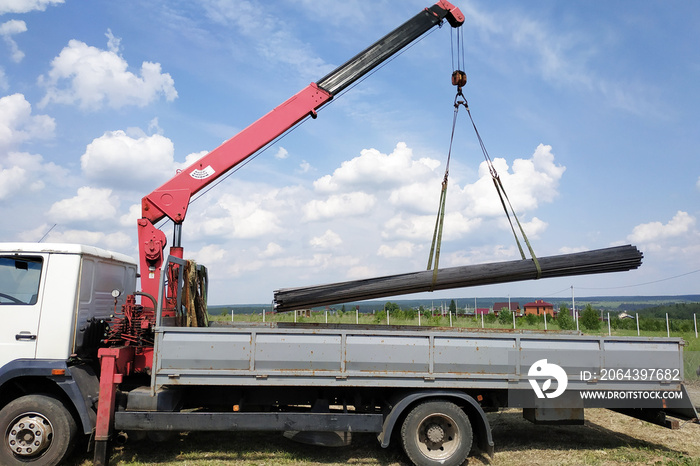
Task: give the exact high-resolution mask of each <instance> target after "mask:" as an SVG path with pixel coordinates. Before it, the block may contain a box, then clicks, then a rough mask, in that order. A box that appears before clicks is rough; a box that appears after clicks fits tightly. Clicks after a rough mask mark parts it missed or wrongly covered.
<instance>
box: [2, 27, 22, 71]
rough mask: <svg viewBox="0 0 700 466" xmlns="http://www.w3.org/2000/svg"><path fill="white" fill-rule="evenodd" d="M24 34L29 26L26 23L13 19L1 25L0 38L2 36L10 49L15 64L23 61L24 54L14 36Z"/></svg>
mask: <svg viewBox="0 0 700 466" xmlns="http://www.w3.org/2000/svg"><path fill="white" fill-rule="evenodd" d="M22 32H27V24H26V23H25V22H24V21H20V20H17V19H12V20H10V21H7V22H5V23H2V24H0V36H2V38H3V40H4V41H5V43H6V44H7V46H8V47H9V48H10V52H11V53H10V56H11V57H12V61H14V62H15V63H19V62H21V61H22V59H23V58H24V52H22V51H21V50H20V49H19V47H18V46H17V42H15V40H14V39H13V38H12V36H13V35H15V34H19V33H22Z"/></svg>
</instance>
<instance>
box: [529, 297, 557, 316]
mask: <svg viewBox="0 0 700 466" xmlns="http://www.w3.org/2000/svg"><path fill="white" fill-rule="evenodd" d="M545 313H547V314H549V315H550V316H552V317H554V305H552V304H551V303H547V302H544V301H543V300H541V299H538V300H537V301H534V302H532V303H527V304H526V305H525V315H528V314H535V315H537V316H541V315H543V314H545Z"/></svg>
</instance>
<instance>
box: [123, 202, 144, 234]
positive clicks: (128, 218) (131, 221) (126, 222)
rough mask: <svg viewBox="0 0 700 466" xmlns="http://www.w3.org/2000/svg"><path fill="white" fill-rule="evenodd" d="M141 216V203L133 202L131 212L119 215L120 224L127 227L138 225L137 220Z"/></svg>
mask: <svg viewBox="0 0 700 466" xmlns="http://www.w3.org/2000/svg"><path fill="white" fill-rule="evenodd" d="M140 218H141V204H133V205H131V206H130V207H129V212H128V213H126V214H124V215H122V216H120V217H119V225H121V226H123V227H127V228H134V227H136V222H137V221H138V219H140Z"/></svg>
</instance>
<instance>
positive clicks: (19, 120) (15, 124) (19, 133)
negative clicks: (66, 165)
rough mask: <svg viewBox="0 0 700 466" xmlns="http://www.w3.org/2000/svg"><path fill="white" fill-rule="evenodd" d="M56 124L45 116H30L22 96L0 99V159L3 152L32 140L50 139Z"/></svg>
mask: <svg viewBox="0 0 700 466" xmlns="http://www.w3.org/2000/svg"><path fill="white" fill-rule="evenodd" d="M55 128H56V122H55V121H54V119H53V118H51V117H49V116H47V115H32V106H31V105H30V104H29V102H27V100H26V99H25V98H24V95H22V94H12V95H8V96H5V97H2V98H0V158H1V157H3V156H4V155H6V154H5V151H7V150H9V149H11V148H13V147H16V146H18V145H19V144H21V143H23V142H25V141H28V140H34V139H51V138H52V137H53V136H54V130H55Z"/></svg>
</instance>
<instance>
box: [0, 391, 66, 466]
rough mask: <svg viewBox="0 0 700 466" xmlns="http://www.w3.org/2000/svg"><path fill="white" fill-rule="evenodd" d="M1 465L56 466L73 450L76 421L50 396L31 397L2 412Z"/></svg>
mask: <svg viewBox="0 0 700 466" xmlns="http://www.w3.org/2000/svg"><path fill="white" fill-rule="evenodd" d="M0 432H1V433H2V445H0V464H2V465H8V466H10V465H27V464H31V465H35V466H53V465H57V464H60V463H61V462H62V461H63V460H64V459H65V458H66V457H67V456H68V455H69V454H70V453H71V450H72V449H73V447H74V445H75V441H76V436H77V432H78V428H77V425H76V423H75V419H73V416H72V415H71V413H70V412H68V410H67V409H66V408H65V407H64V406H63V404H62V403H61V402H60V401H59V400H58V399H56V398H54V397H52V396H50V395H27V396H23V397H21V398H17V399H16V400H13V401H11V402H10V403H8V404H7V406H5V407H4V408H3V409H2V410H0Z"/></svg>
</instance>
